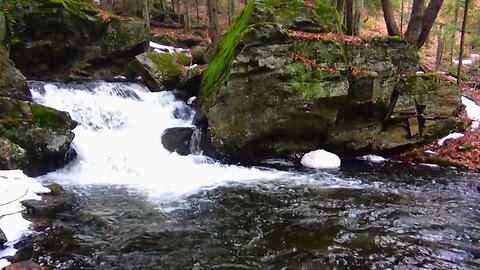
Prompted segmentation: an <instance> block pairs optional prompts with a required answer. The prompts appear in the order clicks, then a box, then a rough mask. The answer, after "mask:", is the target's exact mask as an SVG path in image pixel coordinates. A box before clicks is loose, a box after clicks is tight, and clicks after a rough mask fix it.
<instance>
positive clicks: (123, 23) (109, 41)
mask: <svg viewBox="0 0 480 270" xmlns="http://www.w3.org/2000/svg"><path fill="white" fill-rule="evenodd" d="M149 37H150V35H149V31H148V26H147V25H145V23H144V22H143V21H142V20H138V19H133V18H127V19H124V18H119V17H112V18H111V19H110V22H109V24H108V28H107V35H106V36H105V38H104V40H103V42H102V44H101V48H102V53H103V54H105V55H110V54H114V53H119V52H122V51H126V50H130V49H132V47H135V46H138V45H141V44H143V43H146V41H147V40H148V39H149Z"/></svg>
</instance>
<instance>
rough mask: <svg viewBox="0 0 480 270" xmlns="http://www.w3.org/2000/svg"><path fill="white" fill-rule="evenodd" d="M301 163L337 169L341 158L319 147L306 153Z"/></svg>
mask: <svg viewBox="0 0 480 270" xmlns="http://www.w3.org/2000/svg"><path fill="white" fill-rule="evenodd" d="M300 163H302V165H303V166H305V167H308V168H313V169H335V168H338V167H340V164H341V160H340V158H339V157H338V156H337V155H335V154H334V153H330V152H328V151H325V150H323V149H319V150H315V151H312V152H308V153H306V154H305V155H304V156H303V157H302V160H301V161H300Z"/></svg>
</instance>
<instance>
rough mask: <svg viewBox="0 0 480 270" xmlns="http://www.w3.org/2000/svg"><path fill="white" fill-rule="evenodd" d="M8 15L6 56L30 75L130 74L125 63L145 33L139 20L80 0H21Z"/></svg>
mask: <svg viewBox="0 0 480 270" xmlns="http://www.w3.org/2000/svg"><path fill="white" fill-rule="evenodd" d="M12 14H14V17H15V21H16V23H15V27H14V40H15V42H14V44H13V45H12V50H11V57H12V59H13V61H14V62H15V64H16V65H17V67H18V68H19V69H20V70H21V71H22V72H23V74H25V75H26V76H27V77H28V78H30V79H42V80H62V81H65V80H86V79H103V80H116V79H115V78H116V77H117V78H118V76H120V75H121V76H125V77H126V78H130V79H133V77H134V74H133V73H132V69H131V62H132V61H133V59H134V57H135V55H137V54H139V53H142V52H143V51H144V50H145V49H146V47H147V44H148V41H149V37H150V33H149V27H148V26H147V25H146V24H145V23H144V22H143V21H142V20H140V19H133V18H120V17H115V16H113V15H105V14H102V13H101V12H100V11H99V10H97V9H95V8H94V7H92V6H91V4H87V3H85V2H81V1H52V0H48V1H43V0H34V1H21V2H18V3H16V5H15V6H14V10H13V12H12ZM52 29H54V31H53V30H52Z"/></svg>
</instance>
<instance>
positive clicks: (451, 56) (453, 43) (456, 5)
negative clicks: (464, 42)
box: [450, 0, 460, 65]
mask: <svg viewBox="0 0 480 270" xmlns="http://www.w3.org/2000/svg"><path fill="white" fill-rule="evenodd" d="M459 10H460V0H457V1H456V3H455V11H454V12H455V14H454V15H453V33H452V36H451V37H450V38H451V39H450V41H451V42H452V44H451V47H450V65H453V47H454V46H455V36H456V35H457V23H458V11H459Z"/></svg>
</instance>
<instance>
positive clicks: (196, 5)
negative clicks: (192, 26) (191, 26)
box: [195, 0, 200, 23]
mask: <svg viewBox="0 0 480 270" xmlns="http://www.w3.org/2000/svg"><path fill="white" fill-rule="evenodd" d="M195 13H196V14H195V15H196V17H197V23H199V22H200V15H199V13H198V0H195Z"/></svg>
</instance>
